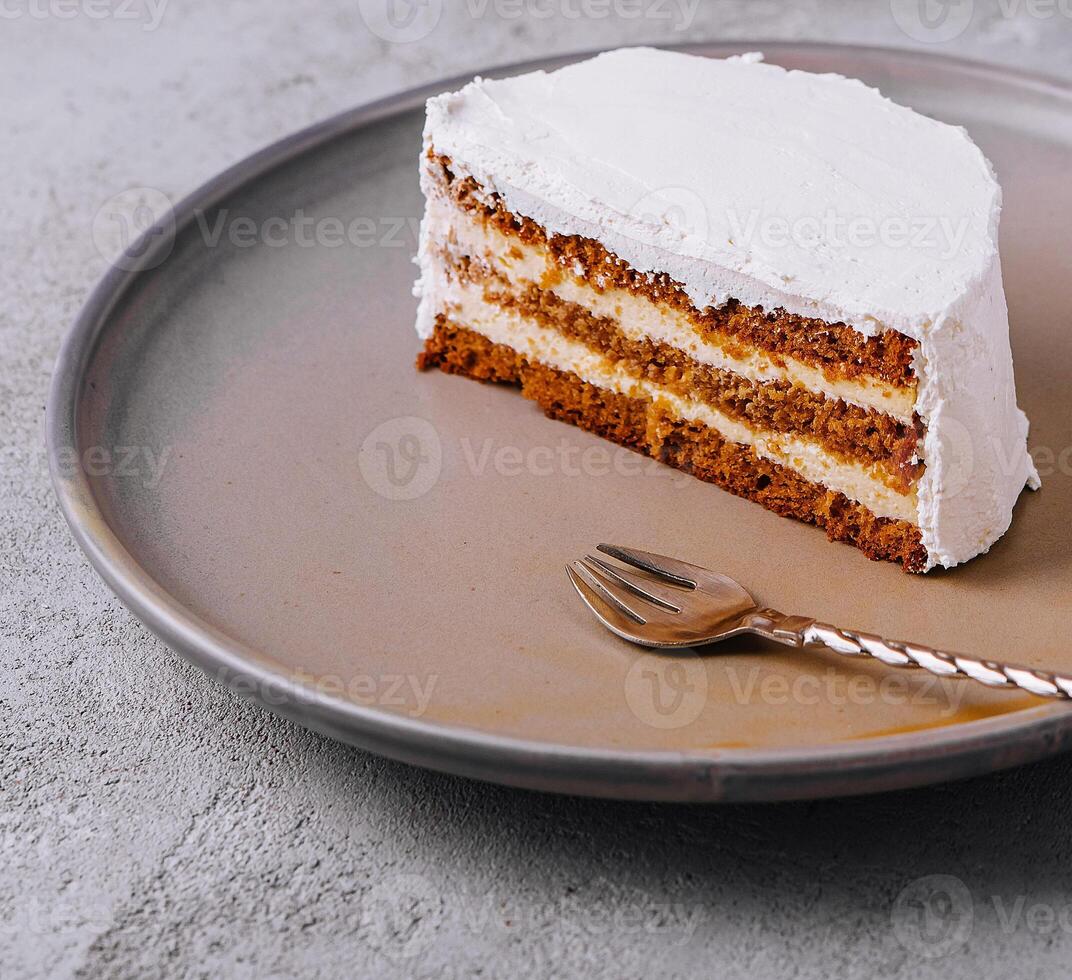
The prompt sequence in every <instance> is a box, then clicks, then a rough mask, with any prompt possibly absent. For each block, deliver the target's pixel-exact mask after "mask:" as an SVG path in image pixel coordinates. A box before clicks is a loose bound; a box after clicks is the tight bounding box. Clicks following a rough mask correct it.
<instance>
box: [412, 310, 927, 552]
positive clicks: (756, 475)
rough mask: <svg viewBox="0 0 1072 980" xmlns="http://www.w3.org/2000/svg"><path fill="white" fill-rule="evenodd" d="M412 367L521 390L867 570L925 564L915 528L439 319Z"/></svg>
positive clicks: (642, 403) (650, 407) (704, 430)
mask: <svg viewBox="0 0 1072 980" xmlns="http://www.w3.org/2000/svg"><path fill="white" fill-rule="evenodd" d="M417 366H418V368H420V369H421V370H427V369H430V368H438V369H439V370H441V371H445V372H446V373H448V374H460V375H464V376H465V377H468V378H473V379H474V380H477V381H484V382H498V383H502V384H512V385H516V386H519V387H520V388H521V393H522V394H523V395H524V396H525V397H526V398H529V399H531V400H532V401H535V402H536V403H537V404H538V405H539V406H540V408H541V409H543V411H544V413H545V414H546V415H547V416H549V417H550V418H553V419H558V420H560V421H563V422H569V423H571V424H573V425H576V426H578V427H579V428H582V429H586V430H587V431H589V432H594V433H595V434H597V435H599V436H602V437H603V438H604V439H609V440H610V441H612V442H616V443H618V444H619V445H621V446H626V447H628V448H629V449H633V450H635V451H637V452H640V453H644V454H645V455H647V456H651V457H652V458H654V459H657V460H659V461H660V462H662V463H666V464H667V465H669V466H673V467H675V468H677V469H679V470H682V471H684V472H686V473H689V474H691V475H692V476H695V477H698V478H699V479H701V480H705V481H707V482H709V483H714V484H716V485H718V486H719V487H721V488H722V489H724V490H728V491H729V492H730V493H734V494H736V495H737V496H740V497H746V498H748V499H749V500H753V501H755V502H756V503H759V504H762V505H763V506H764V507H766V508H767V509H768V510H771V511H774V513H776V514H780V515H781V516H783V517H794V518H796V519H797V520H801V521H806V522H807V523H810V524H816V525H818V526H819V527H821V528H823V529H824V530H825V531H826V534H827V537H828V538H829V539H830V540H831V541H844V542H847V543H849V544H853V545H855V546H856V547H857V548H859V549H860V551H862V552H863V553H864V554H865V555H866V556H867V557H868V558H870V559H872V560H874V561H895V562H899V563H900V564H901V566H902V567H903V568H904V569H905V570H906V571H913V572H914V571H920V570H921V569H922V568H923V567H924V565H925V564H926V558H927V553H926V550H925V549H924V547H923V545H922V542H921V538H920V532H919V528H917V527H915V526H914V525H912V524H909V523H908V522H907V521H898V520H892V519H890V518H883V517H876V516H875V515H874V514H873V513H871V511H870V510H868V509H867V508H866V507H864V506H863V505H862V504H859V503H857V502H855V501H852V500H849V498H848V497H846V496H845V495H844V494H841V493H838V492H836V491H833V490H829V489H827V488H826V487H823V486H820V485H818V484H815V483H810V482H809V481H807V480H805V479H803V478H801V477H799V476H797V475H796V474H795V473H793V472H792V471H790V470H788V469H787V468H786V467H784V466H780V465H778V464H777V463H772V462H770V461H769V460H765V459H762V458H760V457H759V456H757V455H756V454H755V453H754V452H753V451H752V449H751V448H750V447H748V446H744V445H741V444H740V443H735V442H730V441H728V440H726V439H724V438H723V437H722V436H721V435H719V434H718V433H717V432H715V431H714V430H712V429H710V428H708V427H707V426H705V425H703V424H701V423H698V422H687V421H682V420H680V419H675V418H671V417H669V416H667V415H666V414H665V413H663V412H661V411H660V410H659V407H658V406H657V405H656V404H653V403H652V402H651V401H648V400H646V399H640V398H630V397H628V396H626V395H621V394H618V393H617V392H612V391H608V390H607V389H605V388H600V387H597V386H596V385H592V384H589V383H587V382H586V381H584V380H582V379H581V378H579V377H578V376H577V375H575V374H571V373H568V372H565V371H559V370H557V369H555V368H551V367H548V366H547V365H544V364H540V363H538V362H534V361H530V360H528V359H527V358H526V357H524V355H522V354H519V353H518V352H517V351H515V350H514V349H513V348H511V347H507V346H506V345H504V344H495V343H492V341H490V340H488V339H487V338H486V337H484V336H483V335H482V334H479V333H477V332H475V331H473V330H467V329H466V328H465V327H462V326H459V325H457V324H455V323H452V322H451V321H449V320H447V319H446V318H445V317H443V316H440V317H438V318H437V320H436V327H435V330H434V332H433V334H432V336H431V337H429V338H428V340H427V342H426V344H425V348H424V350H423V351H422V352H421V354H420V355H419V356H418V358H417Z"/></svg>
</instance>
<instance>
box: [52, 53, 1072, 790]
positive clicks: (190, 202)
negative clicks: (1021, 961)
mask: <svg viewBox="0 0 1072 980" xmlns="http://www.w3.org/2000/svg"><path fill="white" fill-rule="evenodd" d="M672 49H673V50H679V51H685V52H690V53H695V54H705V55H714V56H722V57H724V56H727V55H731V54H737V53H740V52H742V51H749V50H763V51H766V52H769V53H770V54H771V55H772V56H773V60H777V59H778V55H779V54H782V55H785V56H792V55H793V54H804V55H808V56H813V57H814V56H822V55H824V54H825V55H829V56H831V57H836V56H837V55H838V53H840V52H844V51H846V50H851V51H852V52H853V54H854V55H856V56H864V57H872V58H876V59H894V60H897V61H900V62H902V63H904V64H906V65H907V66H908V67H911V66H912V65H913V64H917V65H926V66H928V67H929V68H931V69H934V68H936V67H937V68H942V69H945V70H946V71H949V72H953V73H956V74H960V75H962V76H967V77H983V78H986V79H988V80H991V81H993V80H998V81H1002V82H1004V83H1006V84H1009V85H1013V86H1019V87H1021V88H1026V89H1033V90H1035V91H1038V92H1043V93H1045V94H1047V95H1050V96H1052V97H1054V98H1056V99H1059V100H1063V101H1065V102H1067V103H1068V105H1069V109H1070V111H1072V84H1070V83H1066V82H1064V81H1063V80H1061V79H1058V78H1052V77H1048V76H1045V75H1041V74H1037V73H1033V72H1028V71H1023V70H1020V69H1014V68H1007V67H1002V66H995V65H990V64H987V63H984V62H978V61H972V60H967V59H962V58H952V57H947V56H945V55H939V54H934V53H930V52H924V51H913V50H908V49H901V48H893V47H876V46H855V45H854V46H848V45H839V44H828V43H811V42H779V41H751V42H734V43H711V44H687V45H676V46H673V47H672ZM594 53H596V52H594V51H590V52H582V53H575V54H570V55H564V56H560V57H556V58H547V59H537V60H532V61H527V62H523V63H518V64H513V65H509V66H501V67H498V68H495V69H490V70H487V71H484V72H481V74H483V75H485V76H489V77H495V76H500V75H508V74H514V73H518V72H521V71H526V70H534V69H537V68H546V69H553V68H557V67H560V66H562V65H565V64H569V63H570V62H573V61H577V60H579V59H581V58H584V57H589V56H590V55H592V54H594ZM473 74H474V73H466V74H464V75H459V76H456V77H454V78H449V79H444V80H442V81H438V82H435V83H432V84H429V85H423V86H420V87H418V88H415V89H411V90H409V91H406V92H402V93H400V94H397V95H392V96H389V97H387V98H383V99H379V100H377V101H374V102H371V103H367V104H365V105H361V106H358V107H356V108H353V109H349V110H346V111H344V112H341V113H339V114H337V115H335V116H332V117H330V118H328V119H326V120H324V121H322V122H319V123H316V124H314V125H312V126H309V127H308V128H305V129H303V130H301V131H299V132H297V133H294V134H292V135H290V136H287V137H285V138H283V139H281V140H279V141H277V142H275V143H273V144H271V145H269V146H267V147H266V148H264V149H262V150H260V151H258V152H256V153H254V154H252V155H251V156H249V157H247V158H245V159H244V160H242V161H240V162H239V163H237V164H235V165H234V166H232V167H230V168H228V169H227V170H225V171H223V172H222V173H221V174H219V175H218V176H217V177H215V178H213V179H211V180H210V181H208V182H207V183H205V184H203V185H202V186H201V187H200V188H198V189H197V190H195V191H194V192H193V193H192V194H190V195H188V196H187V197H186V198H184V199H183V200H182V201H181V202H180V203H178V204H177V205H175V207H174V208H173V209H172V212H171V213H170V214H169V215H168V216H165V218H164V219H162V220H161V221H160V222H158V223H157V224H156V225H154V226H153V227H151V228H149V229H148V230H147V231H146V232H145V233H144V235H142V236H141V238H140V239H139V240H138V241H136V242H135V243H133V244H132V245H131V246H130V247H129V248H128V249H127V250H126V252H125V253H124V255H123V256H122V261H121V262H118V263H117V264H115V265H113V266H112V267H111V268H110V269H109V271H108V272H107V273H106V274H105V276H104V278H103V279H102V280H101V281H100V283H99V284H98V285H97V286H96V288H95V289H94V290H93V292H92V293H91V295H90V297H89V299H88V300H87V302H86V304H85V306H84V307H83V308H82V310H81V312H80V313H79V315H78V317H77V319H76V320H75V322H74V324H73V326H72V327H71V329H70V330H69V332H68V333H67V335H66V337H65V338H64V340H63V342H62V345H61V348H60V351H59V355H58V357H57V361H56V366H55V369H54V372H53V376H52V382H51V386H50V389H49V395H48V403H47V408H46V441H47V454H48V460H49V469H50V473H51V477H52V484H53V487H54V489H55V493H56V496H57V499H58V501H59V504H60V508H61V510H62V512H63V515H64V517H65V519H66V520H67V523H68V524H69V526H70V528H71V531H72V533H73V535H74V538H75V540H76V541H77V543H78V544H79V546H80V547H81V548H82V550H83V551H84V552H85V554H86V556H87V557H88V559H89V561H90V563H91V564H92V566H93V567H94V568H95V569H96V571H97V572H98V573H99V574H100V576H101V577H102V578H103V579H104V581H105V582H106V583H107V584H108V586H109V587H110V588H111V589H112V591H113V592H115V593H116V595H117V596H118V597H119V599H120V600H121V601H122V602H123V603H124V604H125V605H126V606H127V607H128V608H129V609H130V610H131V612H133V613H134V615H135V616H136V617H137V618H138V619H140V620H141V621H142V623H144V624H145V625H146V626H147V627H148V628H149V629H150V630H151V631H152V632H153V633H155V634H156V635H157V636H158V637H159V638H160V639H161V640H162V641H163V642H164V643H165V644H166V645H167V646H169V647H170V648H171V649H173V650H174V651H175V652H177V653H179V654H180V655H181V656H183V657H184V658H185V659H187V660H188V661H190V662H191V663H193V664H195V665H197V666H198V667H200V668H201V669H203V670H204V671H205V672H206V673H208V674H209V675H210V676H213V677H215V678H216V679H217V680H219V681H221V682H222V683H224V684H227V685H228V686H229V687H230V688H231V689H232V690H234V691H236V692H237V693H239V694H241V695H244V696H246V697H251V698H253V699H254V700H256V701H257V702H259V703H260V704H261V705H262V706H264V707H266V708H268V709H269V710H271V711H273V712H275V713H277V714H280V715H283V716H285V717H288V718H290V719H292V720H294V721H296V722H298V723H299V724H302V725H304V726H306V727H308V728H312V729H314V730H316V731H319V732H321V733H323V734H325V735H328V736H330V737H333V738H337V739H340V740H342V741H345V742H349V743H351V744H354V745H357V746H359V747H361V748H364V749H366V750H368V751H371V752H374V753H376V754H379V755H383V756H387V757H390V758H393V759H397V760H399V761H402V762H406V763H410V764H413V765H419V766H423V767H426V768H430V769H435V770H439V771H443V772H448V773H452V774H455V775H460V776H465V777H469V778H476V779H481V780H485V781H488V782H494V783H500V784H505V785H511V786H519V787H526V788H530V789H537V790H544V791H553V792H563V793H572V794H578V795H586V796H599V797H610V798H619V799H636V800H660V801H696V802H700V801H706V802H715V801H726V802H745V801H767V800H787V799H815V798H820V797H827V796H839V795H850V794H859V793H870V792H880V791H885V790H892V789H900V788H907V787H911V786H919V785H925V784H929V783H935V782H941V781H946V780H950V779H957V778H963V777H967V776H972V775H978V774H980V773H984V772H991V771H995V770H997V769H1003V768H1007V767H1010V766H1015V765H1020V764H1023V763H1027V762H1031V761H1035V760H1038V759H1041V758H1044V757H1046V756H1049V755H1052V754H1055V753H1057V752H1060V751H1064V750H1066V749H1068V748H1070V747H1072V711H1070V710H1067V709H1065V708H1064V706H1060V705H1053V704H1041V705H1040V706H1039V707H1037V708H1031V709H1028V710H1023V711H1016V712H1011V713H1009V714H1005V715H1001V716H997V717H993V718H989V719H982V720H978V721H970V722H964V723H961V724H957V725H951V726H949V727H948V728H945V729H928V730H923V731H918V732H912V733H906V734H896V735H887V736H880V737H876V738H872V739H866V740H859V741H855V742H845V743H839V744H832V745H821V746H802V747H800V748H794V749H747V748H741V749H722V750H717V751H711V752H706V753H703V754H698V753H688V752H680V753H679V752H650V753H638V752H618V751H614V750H609V749H591V748H582V747H573V746H566V745H555V744H551V743H542V742H534V741H527V740H521V739H513V738H509V737H506V736H500V735H494V734H489V733H487V732H482V731H478V730H475V729H469V728H463V727H460V726H449V725H444V724H440V723H435V722H427V721H421V720H416V719H412V718H407V717H405V716H403V715H399V714H393V713H391V712H389V711H386V710H383V709H377V708H375V707H368V706H362V705H357V704H354V703H351V702H348V701H344V700H341V699H339V698H336V697H333V696H331V695H330V694H327V693H325V692H323V691H318V690H316V689H315V688H314V687H311V686H309V685H307V684H306V683H304V682H303V681H302V680H301V679H299V676H298V675H297V674H295V673H290V672H288V671H286V670H283V669H280V667H279V665H278V664H276V663H274V662H270V661H269V660H268V659H267V658H265V657H264V656H263V655H262V654H260V653H258V652H257V651H256V650H254V649H252V648H250V647H248V646H246V645H244V644H242V643H241V642H240V641H237V640H235V639H234V638H232V637H229V636H226V635H224V634H222V633H221V632H219V631H218V630H216V629H215V628H214V627H212V626H211V625H210V624H208V623H206V622H205V621H204V620H202V619H200V618H199V617H197V616H196V615H195V614H193V613H192V612H191V611H190V610H188V609H187V608H185V607H184V606H183V605H182V604H181V603H180V602H179V601H178V600H176V599H175V598H174V597H173V596H171V595H169V594H168V593H167V591H166V590H165V589H164V588H163V587H162V586H161V585H160V584H159V583H157V582H156V581H155V580H154V579H153V578H152V576H151V575H150V574H149V572H148V571H147V570H146V569H145V568H143V567H142V566H141V565H140V564H139V563H138V562H137V561H136V559H135V558H134V557H133V555H132V554H131V553H130V552H129V551H128V550H127V549H126V547H125V545H124V543H123V541H122V540H121V539H120V537H118V536H117V534H116V533H115V531H114V530H113V529H112V528H111V527H110V526H109V524H108V522H107V518H106V516H105V514H104V512H103V510H102V508H101V506H100V505H99V503H98V501H97V500H96V498H95V496H94V493H93V490H92V487H91V484H90V482H89V479H88V478H87V475H86V474H85V473H84V472H82V470H81V469H80V468H77V467H76V468H74V470H73V472H71V471H69V470H68V469H67V468H65V467H63V466H62V465H61V461H62V460H64V459H67V458H70V456H69V454H70V453H71V452H72V451H76V450H77V418H78V407H79V403H80V399H81V393H82V390H83V381H84V375H85V369H86V367H87V366H88V364H89V363H90V360H91V358H92V356H93V353H94V351H95V349H96V347H97V344H98V342H99V340H100V338H101V337H102V335H103V334H104V332H105V330H106V329H107V327H108V324H109V317H110V314H111V313H112V311H113V310H114V309H115V308H116V305H117V304H118V301H119V299H120V298H121V297H122V296H123V295H124V293H125V292H126V291H127V290H128V289H130V288H131V287H132V286H133V285H134V284H135V282H136V281H137V279H138V276H139V275H140V274H141V272H143V271H149V270H152V269H154V268H155V267H156V266H157V265H160V264H161V251H160V250H161V249H162V248H167V247H170V242H169V236H170V235H171V234H177V233H178V232H179V231H181V229H183V228H184V227H186V226H187V225H188V224H189V223H190V222H192V221H193V220H194V215H195V213H196V212H197V211H198V210H208V209H210V208H211V207H213V206H214V205H215V204H217V203H219V202H220V201H222V200H223V199H224V198H226V197H227V196H229V195H230V194H232V193H233V192H235V191H236V190H237V189H238V188H239V187H241V186H243V185H245V184H247V183H250V182H253V181H256V180H258V179H259V178H260V177H262V176H263V175H265V174H267V173H269V172H270V171H272V170H274V169H275V168H277V167H279V166H282V165H283V164H286V163H289V162H292V161H294V160H295V159H297V158H299V157H301V156H302V155H303V154H305V153H308V152H310V151H313V150H315V149H317V148H318V147H320V146H323V145H325V144H326V143H328V142H330V141H331V140H333V139H336V138H338V137H341V136H343V135H345V134H346V133H349V132H351V131H352V130H354V129H357V128H360V127H363V126H367V125H369V124H371V123H374V122H376V121H378V120H381V119H384V118H386V117H389V116H393V115H395V114H400V113H403V112H407V111H410V110H412V109H414V108H416V107H418V106H420V105H421V104H422V103H423V102H424V100H425V99H427V98H428V97H430V96H432V95H435V94H438V93H439V92H443V91H447V90H450V89H454V88H457V87H459V86H460V85H461V84H464V83H465V82H466V81H468V80H470V79H471V78H472V77H473ZM171 221H173V222H174V224H173V225H172V224H170V222H171ZM165 262H166V260H165Z"/></svg>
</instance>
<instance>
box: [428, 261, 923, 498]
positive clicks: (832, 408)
mask: <svg viewBox="0 0 1072 980" xmlns="http://www.w3.org/2000/svg"><path fill="white" fill-rule="evenodd" d="M441 261H443V263H444V265H445V266H446V267H447V268H448V270H449V272H450V273H451V274H452V275H454V276H457V277H458V278H460V279H462V280H463V281H466V282H470V283H474V284H478V285H482V286H483V287H484V298H485V300H486V301H487V302H489V303H492V304H494V305H496V306H498V307H500V308H502V309H504V310H507V311H510V312H513V313H516V314H517V315H519V316H523V317H525V318H527V319H530V320H532V321H534V322H536V323H538V324H539V325H540V326H541V327H544V328H545V329H549V330H554V331H555V332H556V333H559V334H561V335H562V336H564V337H568V338H570V339H571V340H576V341H579V342H580V343H582V344H584V345H585V346H586V347H588V348H589V349H590V350H592V351H593V352H595V353H597V354H600V355H602V356H603V357H605V358H606V359H607V360H608V361H610V362H612V363H613V364H614V365H615V366H616V367H618V368H621V369H624V370H626V371H628V373H629V374H631V375H632V376H633V377H635V378H639V379H643V380H646V381H650V382H652V383H655V384H658V385H660V386H662V387H664V388H666V389H667V390H668V391H670V392H672V393H674V394H677V395H680V396H681V397H685V398H695V399H698V400H700V401H702V402H704V403H705V404H707V405H710V406H711V407H712V408H716V409H718V410H719V411H721V412H724V413H725V414H726V415H728V416H730V417H731V418H734V419H736V420H737V421H739V422H742V423H743V424H745V425H747V426H749V427H750V428H753V429H759V430H769V431H773V432H780V433H784V434H786V435H796V436H801V437H803V438H806V439H811V440H813V441H815V442H817V443H819V445H821V446H822V447H823V448H824V449H825V450H826V451H827V452H829V453H830V454H831V455H832V456H835V457H836V458H838V459H839V460H841V461H842V462H846V463H859V462H863V463H865V464H870V465H871V466H872V468H873V474H872V475H873V476H875V478H876V479H879V480H881V481H882V482H883V483H884V484H885V485H886V486H888V487H890V488H891V489H893V490H896V491H897V492H898V493H908V492H909V490H910V489H911V488H912V486H913V485H914V484H915V482H916V481H917V480H918V479H919V477H920V475H921V474H922V472H923V468H924V467H923V464H922V463H921V462H919V460H918V458H917V449H918V444H919V439H920V437H921V434H922V426H920V425H918V423H917V424H916V425H912V424H908V423H905V422H901V421H898V420H897V419H895V418H893V417H892V416H889V415H886V414H884V413H882V412H876V411H875V410H873V409H866V408H861V407H859V406H857V405H850V404H848V403H846V402H844V401H841V400H840V399H836V398H825V397H824V396H823V395H821V394H817V393H815V392H812V391H809V390H808V389H807V388H804V387H801V386H800V385H794V384H792V383H791V382H788V381H767V382H763V383H758V382H754V381H750V380H749V379H747V378H743V377H741V376H740V375H738V374H734V373H733V372H731V371H724V370H721V369H719V368H715V367H712V366H711V365H708V364H701V363H699V362H698V361H696V360H695V359H694V358H692V357H690V356H689V355H688V354H686V353H685V352H684V351H682V350H680V349H678V348H676V347H672V346H671V345H669V344H665V343H661V342H658V341H653V340H650V339H647V338H645V339H643V340H634V339H632V338H630V337H627V336H626V335H625V334H624V333H623V332H622V331H621V329H620V328H619V326H618V324H617V323H616V322H615V321H614V320H612V319H610V318H608V317H598V316H595V315H594V314H593V313H592V312H591V311H589V310H587V309H586V308H585V307H583V306H580V305H579V304H577V303H571V302H568V301H567V300H563V299H562V298H560V297H559V296H557V295H555V294H554V293H553V292H550V291H548V290H545V289H541V288H540V287H539V286H537V285H535V284H534V283H531V284H529V285H527V286H521V287H519V286H516V285H514V284H511V283H509V282H507V281H506V280H504V279H502V278H499V277H496V276H495V275H494V274H493V273H491V272H489V271H488V270H487V269H486V268H485V267H483V266H481V265H479V264H478V263H473V262H471V261H466V260H464V259H463V260H457V259H455V260H451V258H450V257H449V256H446V255H444V256H443V257H442V259H441Z"/></svg>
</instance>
